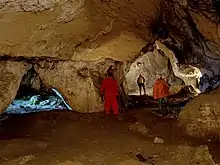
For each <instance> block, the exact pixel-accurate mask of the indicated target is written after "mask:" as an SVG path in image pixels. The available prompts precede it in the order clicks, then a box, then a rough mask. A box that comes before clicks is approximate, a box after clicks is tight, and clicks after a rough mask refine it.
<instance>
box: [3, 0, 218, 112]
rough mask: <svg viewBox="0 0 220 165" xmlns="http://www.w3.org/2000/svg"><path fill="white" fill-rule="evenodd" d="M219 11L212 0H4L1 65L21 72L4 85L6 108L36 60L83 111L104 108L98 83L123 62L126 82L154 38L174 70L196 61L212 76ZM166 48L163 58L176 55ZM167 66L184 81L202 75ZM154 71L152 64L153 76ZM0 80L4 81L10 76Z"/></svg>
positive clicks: (45, 79)
mask: <svg viewBox="0 0 220 165" xmlns="http://www.w3.org/2000/svg"><path fill="white" fill-rule="evenodd" d="M218 10H219V8H218V4H216V3H213V1H211V0H197V1H196V0H190V1H189V0H148V1H142V0H136V1H135V0H86V1H84V0H3V1H1V2H0V36H1V37H0V60H1V63H3V64H4V65H2V67H1V71H0V72H1V73H5V72H7V73H10V74H11V75H13V77H14V79H13V81H11V82H10V84H12V85H11V86H7V88H4V89H1V90H0V96H1V97H0V99H1V102H2V106H1V107H0V111H4V109H5V107H7V106H8V104H10V102H11V101H12V100H13V99H14V97H15V96H16V93H17V90H18V88H19V87H18V86H19V84H20V83H21V79H22V76H23V75H24V74H25V72H26V71H27V70H28V69H27V68H30V67H32V68H34V70H35V72H36V73H37V75H38V82H40V83H43V85H44V86H46V87H55V88H57V89H58V90H59V91H60V92H61V93H62V95H63V96H64V97H65V99H66V100H67V102H68V103H69V104H70V106H72V107H73V109H75V110H76V111H79V112H98V111H102V110H103V107H102V103H101V100H100V96H99V90H98V88H99V86H100V82H101V80H102V79H103V78H104V77H105V72H106V70H107V68H108V67H109V66H110V65H113V66H114V67H115V68H116V69H117V70H116V74H115V76H116V78H117V80H118V82H119V84H121V83H122V82H123V81H125V77H126V74H127V73H128V71H129V69H132V64H134V63H135V62H136V61H137V60H138V59H140V58H145V57H144V56H146V54H147V52H148V50H149V49H150V48H151V46H152V45H153V44H155V42H154V41H155V40H157V42H158V43H159V44H162V45H163V46H166V49H167V48H169V49H170V50H172V52H173V54H174V55H175V58H176V59H177V62H175V65H174V64H173V65H172V69H174V68H173V66H175V67H176V66H178V67H179V68H181V66H185V68H187V66H189V65H191V66H190V67H192V66H195V67H197V68H200V69H201V70H202V72H207V73H211V74H209V76H213V75H219V74H220V56H219V51H220V32H219V12H218ZM158 49H160V48H158ZM154 51H155V52H157V51H156V50H154ZM162 51H163V52H164V53H165V56H166V58H165V57H159V55H158V58H165V59H166V60H165V61H167V60H170V58H169V55H167V54H166V51H164V50H162ZM150 54H153V53H150ZM143 55H144V56H143ZM142 56H143V57H142ZM161 56H162V55H161ZM149 58H150V57H149ZM158 58H152V59H151V60H152V62H154V60H156V59H158ZM170 62H171V63H172V60H170ZM14 64H16V65H14ZM24 64H25V65H28V67H27V68H26V67H24V66H23V65H24ZM29 65H30V66H29ZM158 66H160V65H158ZM16 67H19V69H18V70H20V72H19V74H18V70H17V69H16ZM145 67H149V66H145ZM182 68H183V70H184V67H182ZM157 69H158V68H157ZM148 70H153V69H152V68H151V69H148ZM167 70H168V71H169V74H171V75H172V76H175V77H178V78H180V79H182V80H183V82H184V83H185V84H187V83H188V84H192V82H193V83H194V81H195V77H193V78H192V81H191V82H186V79H185V78H184V76H182V77H181V74H175V73H177V72H175V70H173V71H170V70H169V69H167ZM177 70H179V69H177ZM155 74H156V73H155V72H153V71H152V72H150V73H149V75H151V76H149V77H150V78H151V77H152V76H155ZM167 74H168V73H167ZM202 74H203V73H202ZM185 77H186V76H185ZM39 79H40V81H39ZM15 80H16V81H15ZM149 81H153V80H149ZM0 82H1V83H0V85H1V86H4V83H5V81H4V78H2V79H1V81H0ZM33 83H35V84H36V82H33ZM35 86H36V85H35ZM37 86H38V87H39V85H37ZM5 89H8V90H5ZM3 94H4V95H7V96H8V99H7V101H4V97H2V96H3ZM79 96H81V97H82V98H81V99H79ZM3 104H4V105H3Z"/></svg>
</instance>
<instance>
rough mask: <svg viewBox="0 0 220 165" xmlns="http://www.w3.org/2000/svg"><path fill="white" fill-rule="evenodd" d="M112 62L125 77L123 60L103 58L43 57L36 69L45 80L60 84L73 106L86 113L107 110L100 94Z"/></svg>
mask: <svg viewBox="0 0 220 165" xmlns="http://www.w3.org/2000/svg"><path fill="white" fill-rule="evenodd" d="M110 65H113V66H114V68H115V69H117V68H118V69H117V70H115V78H116V80H118V83H120V81H122V78H123V75H124V74H123V70H122V68H120V66H121V63H120V62H115V61H114V60H109V59H103V60H99V61H96V62H74V61H51V62H48V61H41V62H39V63H38V64H36V65H35V70H36V72H37V74H38V76H39V78H40V79H41V81H42V83H43V84H44V85H45V86H46V87H47V88H50V87H53V88H56V89H57V90H58V91H59V92H60V93H61V95H62V96H63V97H64V98H65V100H66V102H67V103H68V104H69V105H70V106H71V107H72V109H73V110H75V111H78V112H83V113H90V112H101V111H103V110H104V108H103V103H102V101H101V97H100V84H101V82H102V80H103V79H104V78H105V76H106V75H105V74H106V71H107V69H108V67H109V66H110Z"/></svg>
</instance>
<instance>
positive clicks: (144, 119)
mask: <svg viewBox="0 0 220 165" xmlns="http://www.w3.org/2000/svg"><path fill="white" fill-rule="evenodd" d="M155 137H159V138H162V139H163V140H164V143H163V144H155V143H154V139H155ZM202 144H205V142H203V141H200V140H197V139H196V140H195V139H190V138H187V137H184V136H183V134H182V133H181V131H180V130H179V128H178V127H177V123H176V120H175V119H164V118H162V117H158V116H156V115H154V114H152V113H151V112H150V111H149V109H138V110H137V109H136V110H132V111H129V112H127V113H124V114H121V115H120V118H115V117H113V116H108V117H107V116H104V115H103V114H102V113H100V114H79V113H76V112H73V111H51V112H40V113H33V114H24V115H12V116H10V117H9V118H8V119H7V120H4V121H2V123H1V125H0V148H1V150H0V155H1V156H0V164H1V165H18V164H26V165H50V164H51V165H117V164H120V163H121V162H124V161H128V163H126V164H127V165H129V162H131V160H133V161H137V162H138V161H139V160H138V158H137V157H136V155H137V154H139V153H140V154H141V155H142V156H143V157H145V158H149V157H152V158H153V159H154V160H153V163H152V162H151V164H155V165H168V164H169V165H179V164H180V163H179V162H178V161H177V160H176V158H175V157H174V156H173V155H175V153H176V152H177V151H178V152H179V150H181V149H183V148H184V150H185V149H186V148H187V149H189V153H186V156H185V157H184V159H183V161H182V160H181V163H182V162H185V163H184V165H188V164H189V163H188V162H189V161H190V159H191V158H192V155H191V149H192V150H194V149H196V148H197V147H198V146H200V145H202ZM207 145H208V146H209V152H210V153H211V154H212V156H213V158H214V160H215V161H216V162H220V161H219V160H220V159H219V151H220V147H219V145H218V144H216V143H210V144H207ZM187 151H188V150H187ZM184 152H185V151H184ZM187 154H188V155H187ZM148 163H150V162H148ZM130 164H132V165H135V164H134V163H130Z"/></svg>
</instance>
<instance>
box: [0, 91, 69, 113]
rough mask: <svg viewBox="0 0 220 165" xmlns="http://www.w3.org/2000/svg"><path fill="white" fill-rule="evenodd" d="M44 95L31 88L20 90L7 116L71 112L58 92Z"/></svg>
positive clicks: (7, 111) (9, 107) (7, 110)
mask: <svg viewBox="0 0 220 165" xmlns="http://www.w3.org/2000/svg"><path fill="white" fill-rule="evenodd" d="M52 91H53V92H50V93H45V92H44V93H43V92H38V91H35V90H33V89H31V88H25V89H24V88H20V89H19V91H18V93H17V96H16V97H15V99H14V101H13V102H12V103H11V104H10V105H9V106H8V108H7V109H6V110H5V112H4V113H6V114H25V113H33V112H41V111H53V110H67V109H69V110H71V108H70V107H69V105H68V104H67V103H66V102H65V101H64V99H63V98H62V95H61V94H60V93H59V92H58V91H57V90H56V89H52Z"/></svg>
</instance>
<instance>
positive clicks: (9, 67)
mask: <svg viewBox="0 0 220 165" xmlns="http://www.w3.org/2000/svg"><path fill="white" fill-rule="evenodd" d="M27 69H28V65H27V64H26V63H24V62H11V61H0V77H1V79H0V84H1V85H0V91H1V92H0V98H1V99H0V112H2V111H4V110H5V109H6V108H7V107H8V105H9V104H10V103H11V102H12V101H13V100H14V98H15V96H16V94H17V91H18V88H19V85H20V83H21V79H22V76H23V75H24V74H25V72H26V71H27Z"/></svg>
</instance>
